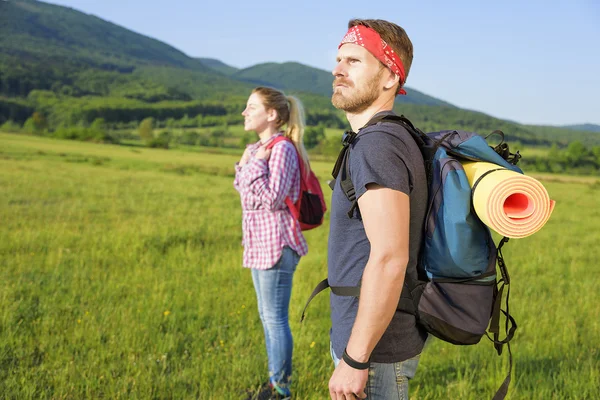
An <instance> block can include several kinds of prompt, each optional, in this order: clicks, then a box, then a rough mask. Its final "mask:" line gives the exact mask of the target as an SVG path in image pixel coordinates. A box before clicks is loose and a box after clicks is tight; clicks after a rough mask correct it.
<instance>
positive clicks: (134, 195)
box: [0, 133, 600, 400]
mask: <svg viewBox="0 0 600 400" xmlns="http://www.w3.org/2000/svg"><path fill="white" fill-rule="evenodd" d="M240 155H241V150H240V151H237V152H236V151H229V152H223V153H221V152H219V151H215V149H212V150H209V149H201V150H200V151H197V150H196V151H183V150H168V151H167V150H153V149H146V148H140V147H134V146H129V147H128V146H111V145H100V144H91V143H80V142H75V141H60V140H51V139H45V138H40V137H30V136H21V135H13V134H3V133H0V271H1V272H2V275H3V279H2V280H0V399H19V400H20V399H238V398H240V394H241V393H243V391H244V389H246V388H250V387H253V386H257V385H258V384H260V383H261V382H262V381H264V380H265V379H266V378H267V366H266V353H265V350H264V341H263V333H262V327H261V325H260V321H259V318H258V313H257V311H256V300H255V294H254V290H253V287H252V281H251V277H250V272H249V270H247V269H244V268H242V267H241V257H242V248H241V246H240V241H241V222H240V221H241V210H240V205H239V197H238V195H237V193H236V192H235V190H234V189H233V186H232V180H233V163H234V162H235V161H237V159H239V157H240ZM313 167H314V170H315V172H316V173H317V175H318V176H319V177H320V178H321V179H322V182H323V185H324V187H325V181H326V180H327V179H329V171H330V170H331V167H332V163H331V162H315V163H314V165H313ZM539 179H541V180H542V182H543V183H544V184H545V186H546V188H547V189H548V191H549V193H550V195H551V197H552V198H553V199H555V200H556V201H557V206H556V209H555V211H554V215H553V216H552V218H551V219H550V221H549V222H548V224H547V225H546V226H545V227H544V228H543V229H542V230H541V231H540V232H538V233H536V234H535V235H533V236H531V237H529V238H525V239H520V240H511V241H510V242H509V243H508V244H507V245H506V246H505V250H504V255H505V260H506V262H507V266H508V269H509V272H510V274H511V278H512V285H511V287H512V288H511V295H510V298H511V314H513V315H514V317H515V319H516V320H517V323H518V326H519V327H518V330H517V333H516V336H515V338H514V340H513V345H512V349H513V356H514V367H513V380H512V384H511V387H510V391H509V396H508V398H510V399H523V400H525V399H544V400H545V399H561V400H562V399H596V398H598V395H599V393H600V350H599V345H598V339H599V338H600V290H599V285H598V282H600V269H599V268H598V266H597V264H598V260H599V259H600V246H599V245H598V243H599V241H600V207H599V205H600V202H599V201H598V198H599V197H600V180H598V179H597V178H578V179H570V177H557V176H553V175H539ZM325 193H326V196H327V197H328V198H329V196H330V191H329V190H328V189H327V190H325ZM327 235H328V224H327V223H325V225H324V226H323V227H321V228H319V229H316V230H314V231H309V232H307V233H306V237H307V240H308V242H309V246H310V252H309V255H308V256H306V257H304V258H303V259H302V260H301V262H300V264H299V266H298V269H297V272H296V275H295V282H294V290H293V294H292V305H291V310H290V316H291V325H292V332H293V334H294V340H295V351H294V393H295V398H296V399H326V398H328V390H327V382H328V380H329V377H330V374H331V372H332V370H333V365H332V362H331V360H330V358H329V352H328V328H329V313H328V296H327V295H321V296H320V297H318V298H317V299H315V300H314V301H313V303H312V304H311V308H310V309H309V311H308V313H307V319H306V320H305V322H304V323H302V324H300V323H299V318H300V313H301V311H302V308H303V306H304V303H305V300H306V298H307V297H308V295H309V294H310V292H311V291H312V289H313V287H314V285H315V284H316V283H317V282H319V281H320V280H321V279H322V278H324V277H325V276H326V273H327V272H326V270H327V267H326V259H327V255H326V243H327ZM507 369H508V357H507V355H506V354H503V356H502V357H498V356H497V355H496V353H495V350H494V349H493V346H492V345H491V343H489V342H488V340H487V339H483V340H482V342H481V343H480V344H478V345H477V346H469V347H459V346H453V345H450V344H447V343H443V342H441V341H438V340H431V341H430V343H429V344H428V346H427V347H426V349H425V351H424V353H423V356H422V358H421V364H420V366H419V370H418V373H417V376H416V378H415V379H414V380H413V381H412V382H411V394H410V397H411V399H420V400H425V399H461V400H479V399H489V398H491V397H492V396H493V393H494V392H495V390H496V389H497V387H498V386H499V385H500V383H501V382H502V380H503V379H504V377H505V375H506V372H507Z"/></svg>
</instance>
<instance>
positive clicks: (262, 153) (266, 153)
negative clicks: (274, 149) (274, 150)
mask: <svg viewBox="0 0 600 400" xmlns="http://www.w3.org/2000/svg"><path fill="white" fill-rule="evenodd" d="M254 157H256V158H258V159H260V160H265V161H269V157H271V149H267V148H266V147H265V146H260V148H259V149H258V151H257V152H256V154H255V155H254Z"/></svg>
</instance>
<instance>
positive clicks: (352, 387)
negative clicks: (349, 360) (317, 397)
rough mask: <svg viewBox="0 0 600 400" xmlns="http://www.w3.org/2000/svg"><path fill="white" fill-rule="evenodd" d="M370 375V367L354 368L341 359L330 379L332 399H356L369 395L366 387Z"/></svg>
mask: <svg viewBox="0 0 600 400" xmlns="http://www.w3.org/2000/svg"><path fill="white" fill-rule="evenodd" d="M368 377H369V370H368V369H354V368H352V367H350V366H349V365H348V364H346V363H345V362H344V360H340V363H339V364H338V366H337V368H336V369H335V371H333V375H332V376H331V379H330V380H329V395H330V396H331V399H332V400H354V399H364V398H366V397H367V394H366V393H365V387H366V386H367V379H368Z"/></svg>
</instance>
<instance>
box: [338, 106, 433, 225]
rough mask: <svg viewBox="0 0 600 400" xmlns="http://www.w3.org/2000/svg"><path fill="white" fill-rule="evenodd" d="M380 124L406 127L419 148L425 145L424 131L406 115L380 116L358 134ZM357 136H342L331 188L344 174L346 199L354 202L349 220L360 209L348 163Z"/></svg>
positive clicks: (342, 184) (348, 132) (351, 133)
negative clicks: (339, 176) (341, 145)
mask: <svg viewBox="0 0 600 400" xmlns="http://www.w3.org/2000/svg"><path fill="white" fill-rule="evenodd" d="M379 122H392V123H395V124H398V125H400V126H402V127H404V128H405V129H406V130H407V131H408V132H409V133H410V135H411V136H412V138H413V139H414V140H415V142H417V145H418V146H419V148H421V147H423V146H424V145H425V138H426V137H427V136H426V135H425V134H424V133H423V132H422V131H420V130H419V129H417V128H415V126H414V125H413V124H412V122H410V120H409V119H408V118H406V117H405V116H404V115H401V116H397V115H379V116H377V117H375V118H372V119H371V120H369V122H367V123H366V124H365V125H364V126H363V127H362V128H360V129H359V130H358V132H360V131H361V130H362V129H364V128H366V127H368V126H372V125H375V124H378V123H379ZM357 136H358V133H355V132H352V131H346V132H344V135H343V136H342V144H343V147H342V150H340V153H339V154H338V158H337V161H336V162H335V165H334V167H333V171H332V173H331V175H332V176H333V178H334V180H333V181H331V183H330V187H331V189H332V190H333V188H334V185H335V180H336V179H337V177H338V175H339V174H340V173H341V174H342V176H341V179H340V186H341V188H342V190H343V191H344V194H345V195H346V198H347V199H348V200H349V201H350V202H352V206H351V207H350V210H349V211H348V217H349V218H352V217H353V216H354V211H355V210H356V209H357V208H358V201H357V200H356V190H355V188H354V184H353V183H352V180H351V179H350V163H349V162H348V157H349V154H350V147H351V144H352V143H353V142H354V140H355V139H356V137H357Z"/></svg>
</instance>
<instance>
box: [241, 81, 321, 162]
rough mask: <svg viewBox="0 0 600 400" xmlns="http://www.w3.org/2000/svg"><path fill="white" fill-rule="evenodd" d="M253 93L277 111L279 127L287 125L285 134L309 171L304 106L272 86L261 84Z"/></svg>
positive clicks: (269, 107)
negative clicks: (305, 145)
mask: <svg viewBox="0 0 600 400" xmlns="http://www.w3.org/2000/svg"><path fill="white" fill-rule="evenodd" d="M252 93H257V94H258V95H259V96H260V97H261V99H262V101H263V104H264V106H265V108H266V109H267V110H275V111H277V128H278V129H279V128H281V127H282V126H284V125H286V129H285V131H284V135H285V136H286V137H287V138H289V139H291V140H292V142H293V143H294V146H296V150H298V154H300V157H301V158H302V162H303V163H304V167H305V168H304V170H305V171H308V169H309V167H310V164H309V162H308V153H307V152H306V148H305V147H304V121H305V119H304V107H302V103H301V102H300V100H298V99H297V98H296V97H294V96H286V95H285V94H284V93H283V92H282V91H280V90H277V89H273V88H270V87H265V86H259V87H257V88H255V89H254V90H253V91H252Z"/></svg>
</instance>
